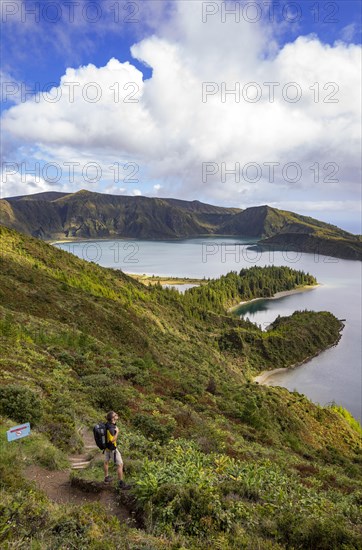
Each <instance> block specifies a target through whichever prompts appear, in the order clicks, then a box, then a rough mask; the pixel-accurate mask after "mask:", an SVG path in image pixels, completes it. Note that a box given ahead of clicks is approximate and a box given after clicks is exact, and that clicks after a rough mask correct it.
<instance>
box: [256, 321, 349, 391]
mask: <svg viewBox="0 0 362 550" xmlns="http://www.w3.org/2000/svg"><path fill="white" fill-rule="evenodd" d="M343 327H344V324H343V323H341V329H340V332H339V335H338V338H337V340H336V341H335V342H334V343H333V344H331V345H330V346H327V347H326V348H324V349H322V350H319V351H317V353H315V354H314V355H310V356H309V357H306V358H305V359H303V361H300V362H299V363H294V364H293V365H290V367H280V368H278V369H273V370H264V371H262V372H261V373H260V374H258V375H257V376H254V377H253V378H252V382H254V383H256V384H259V385H260V386H269V385H270V384H268V379H269V378H271V377H272V376H273V375H274V374H278V373H283V372H290V371H292V370H294V369H297V368H298V367H302V366H303V365H305V364H306V363H309V361H311V360H312V359H315V358H316V357H318V356H319V355H321V353H323V352H325V351H327V350H328V349H331V348H334V346H336V345H337V344H338V342H339V341H340V339H341V331H342V330H343ZM282 387H283V386H282Z"/></svg>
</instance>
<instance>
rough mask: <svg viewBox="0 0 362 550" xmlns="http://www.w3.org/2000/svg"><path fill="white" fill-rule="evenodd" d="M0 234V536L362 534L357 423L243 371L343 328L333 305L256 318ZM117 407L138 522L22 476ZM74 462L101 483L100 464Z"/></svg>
mask: <svg viewBox="0 0 362 550" xmlns="http://www.w3.org/2000/svg"><path fill="white" fill-rule="evenodd" d="M0 237H1V251H2V255H1V258H0V283H1V284H0V294H1V306H0V366H1V369H0V372H1V374H0V376H1V378H0V414H1V415H2V417H3V428H2V432H1V434H0V437H1V445H2V449H1V451H2V452H1V456H2V462H1V466H0V473H1V510H0V512H1V513H0V516H1V517H2V519H1V520H0V540H1V546H2V547H4V548H12V547H17V548H49V549H50V548H52V549H53V548H72V547H76V548H80V549H83V548H84V549H85V548H97V549H98V548H99V549H100V548H102V550H103V549H104V548H105V549H107V548H120V549H122V548H125V549H126V548H127V549H141V548H144V549H146V548H147V549H155V550H156V549H161V548H162V549H163V548H167V549H177V548H178V549H180V550H181V549H182V548H187V549H199V548H212V549H214V548H222V549H223V550H224V549H226V550H227V549H232V550H233V549H235V550H236V549H240V548H263V549H264V548H265V549H273V550H277V549H284V548H285V549H286V548H313V549H314V548H315V549H326V550H327V549H328V550H330V549H337V548H338V549H339V548H344V550H348V549H357V548H360V547H361V545H362V534H361V527H360V526H361V524H362V522H361V520H362V518H361V513H360V505H361V502H362V501H361V498H362V497H361V495H362V476H361V468H360V466H361V463H362V455H361V448H360V431H359V428H358V424H357V423H356V421H354V419H353V418H352V417H351V416H350V415H349V413H348V412H347V411H344V409H342V408H340V407H335V406H331V407H319V406H317V405H315V404H313V403H311V402H310V401H309V400H308V399H306V398H305V397H304V396H302V395H300V394H298V393H295V392H294V393H293V392H292V393H290V392H288V391H287V390H284V389H282V388H273V387H265V386H259V385H257V384H254V383H252V382H251V380H252V377H253V376H254V375H255V374H257V373H258V372H260V371H261V370H265V369H272V368H276V367H278V366H290V365H291V364H293V363H295V362H299V361H303V360H304V359H305V358H307V357H308V356H309V355H311V354H314V353H316V352H317V351H319V350H321V349H324V348H325V347H327V346H328V345H330V344H331V343H333V342H334V341H336V340H337V339H338V337H339V331H340V328H341V325H340V323H339V321H338V320H337V319H335V317H334V316H333V315H331V314H329V313H327V312H317V313H315V312H296V313H295V314H294V315H293V316H291V317H289V318H279V319H277V320H276V321H275V323H274V324H273V326H271V327H270V330H268V331H266V332H263V331H261V330H260V329H259V328H258V327H257V326H255V325H253V324H251V323H250V322H247V321H240V320H238V319H235V318H233V317H231V316H228V315H226V314H224V313H217V312H215V309H214V308H207V309H205V307H204V305H201V304H200V305H199V307H196V306H195V307H194V308H193V309H191V308H190V306H189V303H188V302H187V298H186V299H185V300H184V299H183V298H182V297H181V296H180V295H179V294H178V293H177V292H175V291H172V290H163V289H161V288H159V286H157V285H156V286H155V287H150V288H148V287H145V286H144V285H142V284H140V283H139V282H137V281H134V280H132V279H131V278H129V277H127V276H126V275H124V274H122V273H121V272H117V271H112V270H107V269H103V268H100V267H99V266H97V265H94V264H90V263H86V262H83V261H81V260H79V259H78V258H76V257H75V256H72V255H69V254H67V253H65V252H62V251H60V250H58V249H56V248H53V247H51V246H48V245H46V244H45V243H42V242H40V241H37V240H35V239H31V238H28V237H24V236H22V235H19V234H17V233H16V232H13V231H10V230H7V229H5V228H1V229H0ZM245 276H247V274H246V275H245ZM204 288H205V289H206V288H207V285H206V286H205V287H204ZM109 409H115V410H117V412H118V413H119V415H120V418H121V421H120V428H121V436H120V445H121V449H122V453H123V456H124V459H125V465H126V479H127V480H128V481H133V483H134V488H133V489H132V490H131V491H130V492H129V496H128V497H127V498H129V499H130V506H132V507H134V509H135V510H136V511H137V514H138V515H139V517H140V518H141V523H140V528H139V529H135V528H134V527H129V526H127V525H120V524H119V522H118V521H117V520H116V519H115V518H112V517H109V515H107V514H106V513H105V511H104V509H102V507H100V506H98V505H94V504H92V505H86V506H71V505H67V506H60V505H56V504H54V503H51V502H49V501H48V500H47V499H46V498H45V496H44V495H42V494H41V493H40V492H39V491H38V490H37V489H36V488H35V487H34V486H32V487H31V486H30V485H29V483H28V482H26V481H25V478H24V477H23V469H24V468H26V466H27V465H28V464H30V463H34V462H35V463H37V464H39V465H42V466H44V467H47V468H59V469H63V468H66V466H67V459H66V455H67V454H68V453H69V452H70V451H77V450H79V449H80V447H81V444H82V443H81V441H80V439H79V435H78V430H77V428H79V426H80V425H81V424H82V425H86V426H92V424H93V423H95V422H96V421H98V420H100V419H101V418H103V416H104V413H105V412H106V411H107V410H109ZM28 418H31V419H32V426H33V435H32V436H31V437H30V438H29V439H28V440H25V439H24V440H23V441H19V442H15V443H14V444H8V443H7V442H6V441H5V430H6V429H7V427H8V426H10V425H11V424H12V423H17V422H22V421H24V420H27V419H28ZM3 457H4V458H3ZM74 475H77V476H79V477H84V478H86V479H92V480H93V479H98V480H100V479H102V469H101V465H97V464H92V466H91V467H90V468H88V469H86V470H84V471H82V472H79V473H77V474H74ZM123 498H126V497H123ZM15 526H16V527H15Z"/></svg>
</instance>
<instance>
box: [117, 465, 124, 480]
mask: <svg viewBox="0 0 362 550" xmlns="http://www.w3.org/2000/svg"><path fill="white" fill-rule="evenodd" d="M117 476H118V479H120V480H122V479H123V464H119V465H118V466H117Z"/></svg>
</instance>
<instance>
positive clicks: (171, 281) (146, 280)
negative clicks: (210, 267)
mask: <svg viewBox="0 0 362 550" xmlns="http://www.w3.org/2000/svg"><path fill="white" fill-rule="evenodd" d="M124 273H125V274H126V275H128V276H129V277H132V279H135V280H136V281H139V282H141V283H143V284H144V285H146V286H152V285H156V284H157V283H160V284H161V285H162V284H164V285H180V286H182V285H197V286H201V285H203V284H206V283H207V282H208V281H207V279H206V280H205V279H194V278H192V277H190V278H188V277H164V276H161V275H147V274H146V273H144V274H138V273H127V272H126V271H124Z"/></svg>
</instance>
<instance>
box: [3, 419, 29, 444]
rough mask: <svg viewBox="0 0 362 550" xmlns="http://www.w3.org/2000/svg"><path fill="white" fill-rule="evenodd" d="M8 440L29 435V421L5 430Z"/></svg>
mask: <svg viewBox="0 0 362 550" xmlns="http://www.w3.org/2000/svg"><path fill="white" fill-rule="evenodd" d="M6 435H7V438H8V441H16V440H17V439H21V438H22V437H26V436H27V435H30V422H26V423H25V424H20V425H19V426H14V427H13V428H10V430H8V431H7V432H6Z"/></svg>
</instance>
